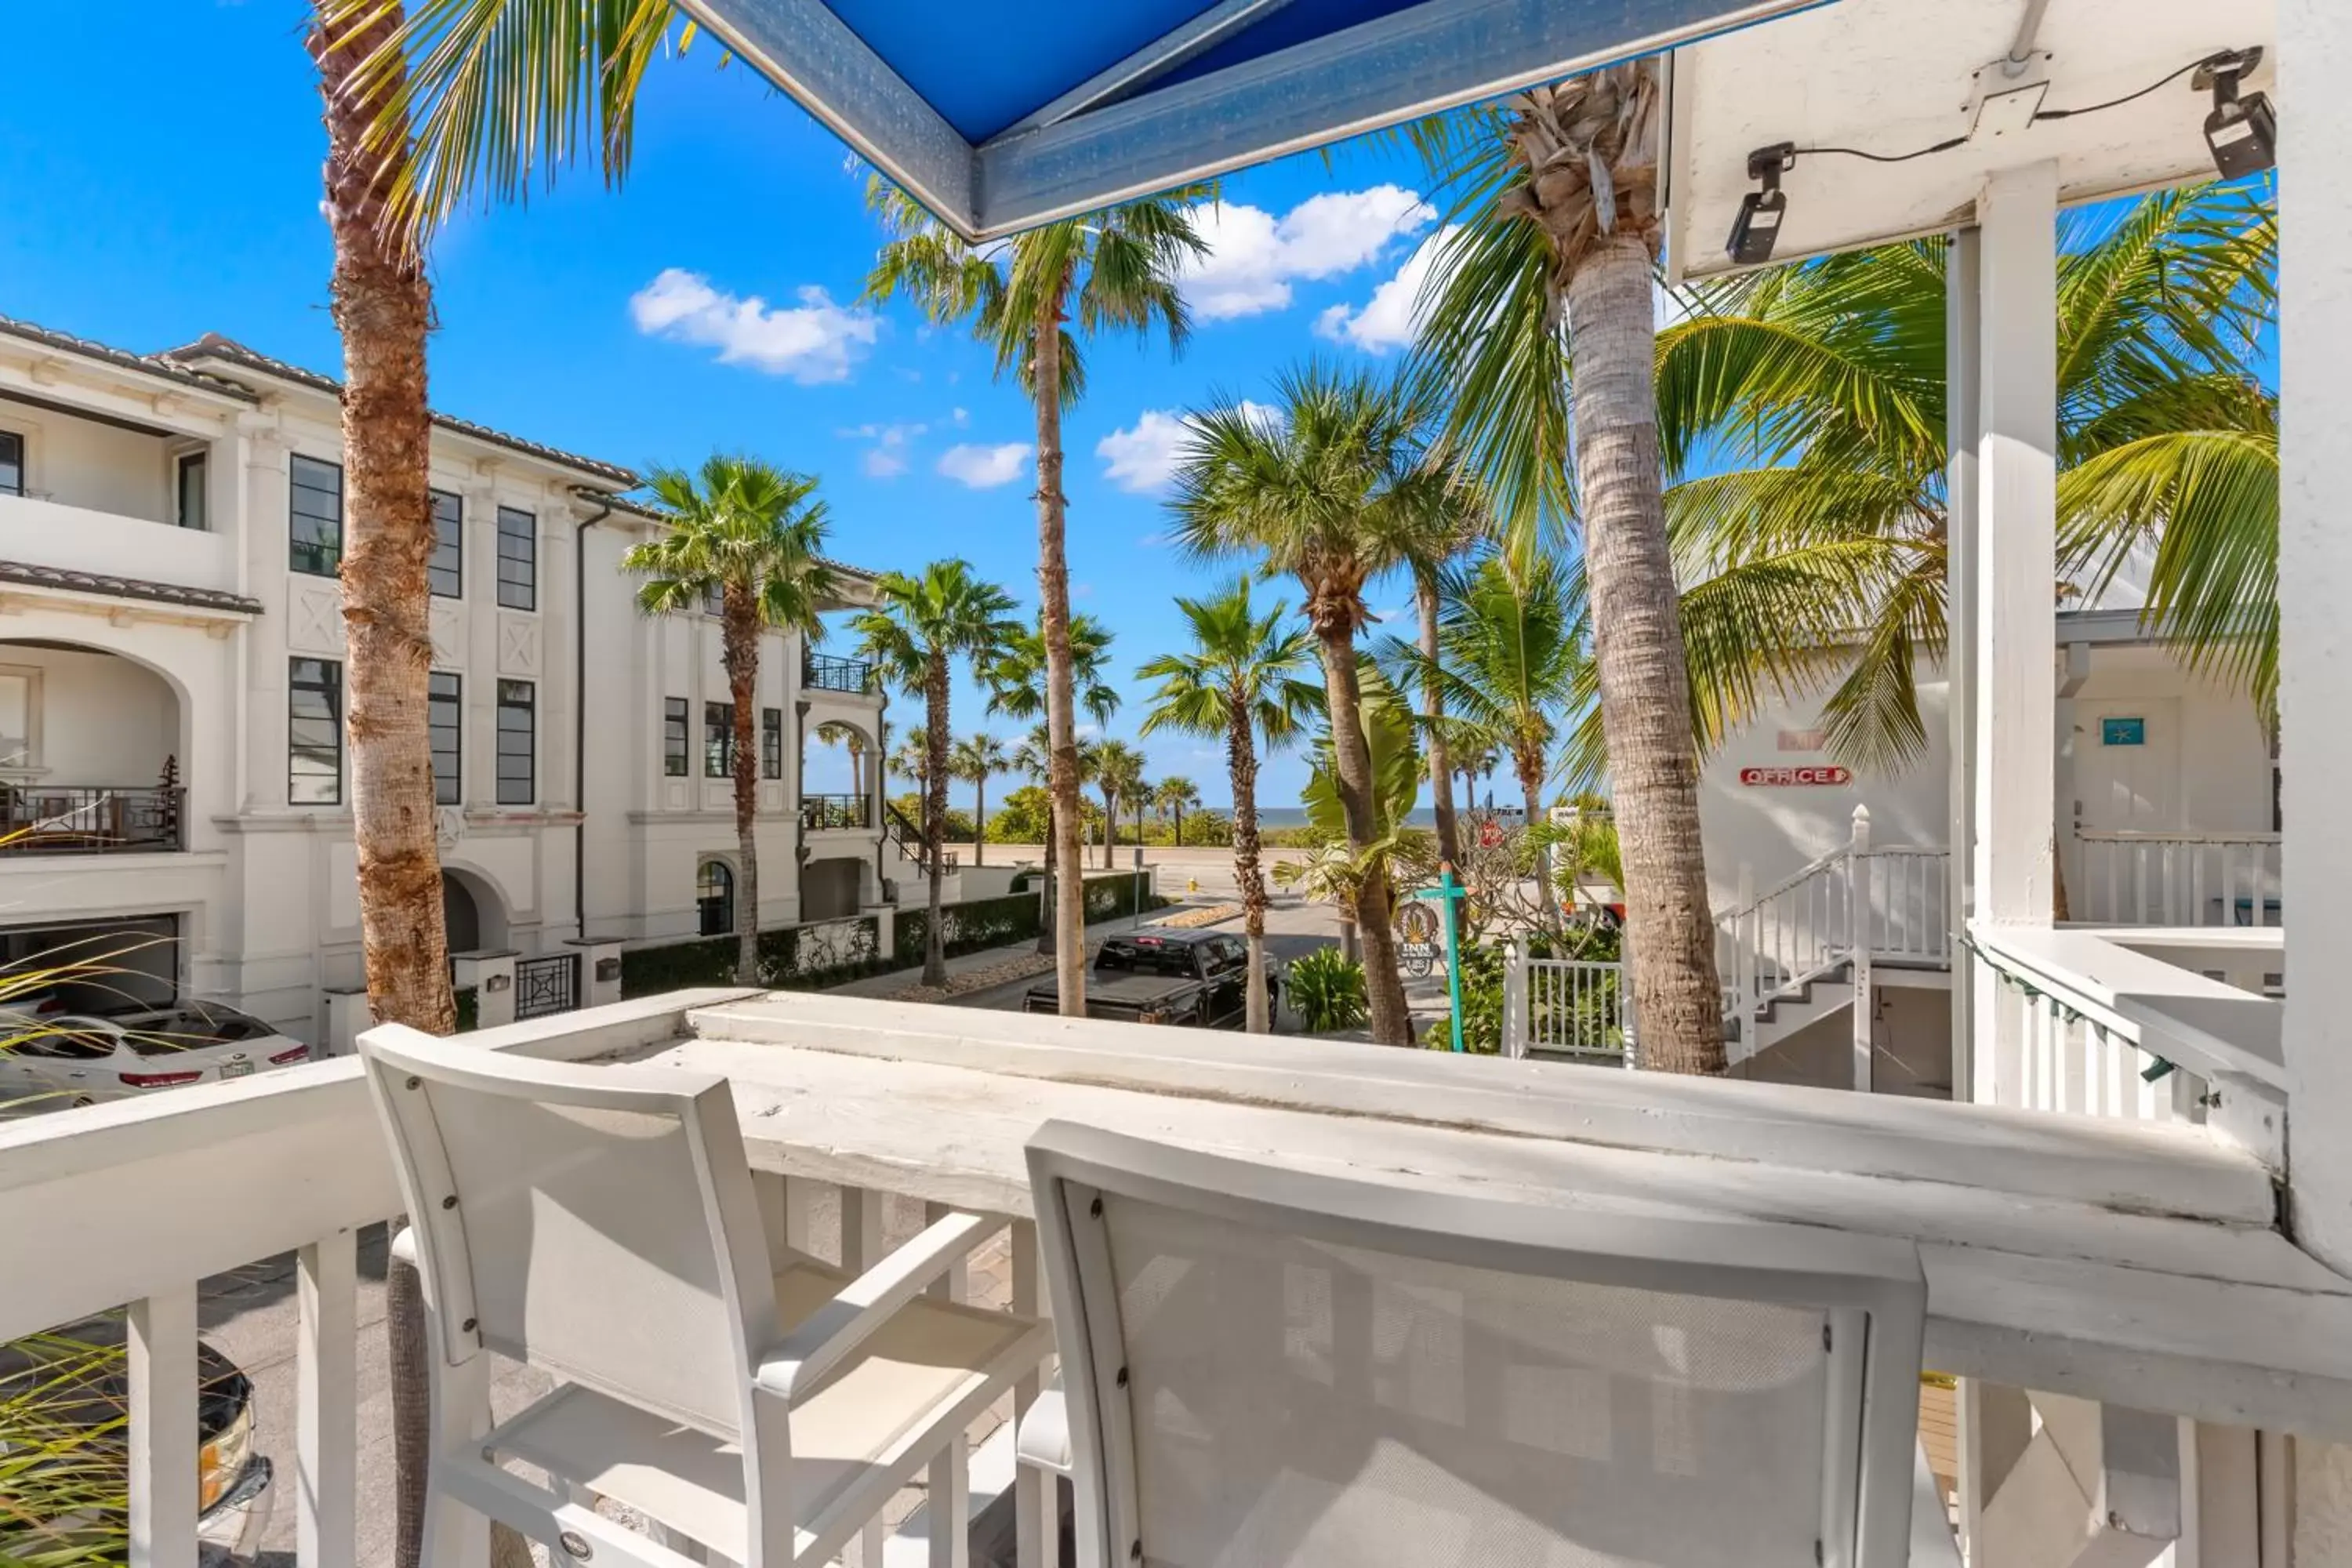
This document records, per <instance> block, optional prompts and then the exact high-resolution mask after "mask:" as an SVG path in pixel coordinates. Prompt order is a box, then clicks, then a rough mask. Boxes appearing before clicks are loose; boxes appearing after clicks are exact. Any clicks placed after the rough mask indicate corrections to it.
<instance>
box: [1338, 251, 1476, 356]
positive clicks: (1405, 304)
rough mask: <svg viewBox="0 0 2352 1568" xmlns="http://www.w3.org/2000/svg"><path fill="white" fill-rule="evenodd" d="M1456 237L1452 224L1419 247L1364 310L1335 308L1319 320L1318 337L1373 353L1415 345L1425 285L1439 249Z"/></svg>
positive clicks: (1381, 287) (1375, 294) (1382, 286)
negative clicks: (1348, 344)
mask: <svg viewBox="0 0 2352 1568" xmlns="http://www.w3.org/2000/svg"><path fill="white" fill-rule="evenodd" d="M1453 236H1454V225H1452V224H1448V225H1446V226H1444V228H1441V229H1439V230H1438V231H1437V232H1436V233H1435V234H1433V235H1431V236H1430V237H1428V238H1427V239H1424V240H1423V241H1422V242H1421V243H1420V244H1419V245H1417V246H1415V247H1413V252H1412V255H1411V256H1408V257H1406V258H1404V265H1403V266H1402V267H1400V268H1397V270H1396V276H1395V277H1393V278H1391V279H1389V280H1388V281H1387V282H1385V283H1383V284H1381V286H1380V287H1379V288H1377V289H1373V290H1372V297H1371V298H1370V300H1366V301H1365V302H1364V304H1363V306H1362V308H1360V309H1350V308H1349V307H1348V306H1346V305H1334V306H1332V307H1331V308H1330V309H1329V310H1326V311H1324V312H1323V313H1322V314H1321V315H1319V316H1318V317H1316V318H1315V335H1316V336H1318V337H1323V338H1329V339H1330V340H1331V341H1332V342H1342V343H1353V344H1355V345H1356V347H1358V348H1360V349H1364V350H1367V351H1369V352H1370V353H1388V351H1389V350H1391V349H1395V348H1402V347H1404V346H1405V345H1407V344H1408V343H1411V342H1412V337H1413V331H1414V329H1415V328H1417V327H1418V326H1419V325H1420V324H1421V323H1420V312H1419V310H1418V309H1417V303H1418V301H1419V299H1420V296H1421V289H1422V284H1423V282H1424V281H1426V280H1427V279H1428V277H1429V268H1430V267H1431V265H1432V264H1433V262H1434V261H1435V260H1436V258H1437V249H1438V247H1440V246H1441V245H1444V243H1445V241H1446V240H1448V239H1450V238H1452V237H1453Z"/></svg>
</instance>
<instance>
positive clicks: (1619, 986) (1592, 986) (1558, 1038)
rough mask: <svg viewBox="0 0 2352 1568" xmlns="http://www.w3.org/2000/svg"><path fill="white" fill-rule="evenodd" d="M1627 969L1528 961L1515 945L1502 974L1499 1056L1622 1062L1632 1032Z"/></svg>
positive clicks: (1586, 962)
mask: <svg viewBox="0 0 2352 1568" xmlns="http://www.w3.org/2000/svg"><path fill="white" fill-rule="evenodd" d="M1630 1017H1631V1012H1630V1009H1629V1005H1628V996H1627V984H1626V977H1625V965H1624V964H1623V963H1621V962H1617V961H1613V960H1612V961H1596V960H1590V959H1564V958H1529V957H1528V956H1527V955H1526V953H1525V952H1523V951H1522V950H1521V948H1520V946H1519V944H1518V943H1517V942H1513V943H1512V944H1511V946H1510V951H1509V953H1508V955H1507V958H1506V959H1505V961H1504V970H1503V1054H1504V1055H1505V1056H1507V1057H1524V1056H1526V1055H1527V1054H1528V1052H1529V1051H1531V1050H1532V1051H1553V1052H1560V1053H1565V1054H1570V1055H1576V1056H1590V1057H1604V1058H1615V1059H1618V1060H1621V1061H1622V1060H1626V1059H1628V1058H1629V1057H1630V1055H1631V1050H1630V1047H1632V1045H1633V1035H1632V1031H1631V1030H1630V1029H1629V1028H1628V1027H1627V1024H1628V1021H1629V1019H1630Z"/></svg>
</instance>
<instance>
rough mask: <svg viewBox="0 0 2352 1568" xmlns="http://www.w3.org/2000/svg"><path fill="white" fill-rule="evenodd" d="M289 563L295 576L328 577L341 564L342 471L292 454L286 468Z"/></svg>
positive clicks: (328, 464)
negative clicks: (301, 574)
mask: <svg viewBox="0 0 2352 1568" xmlns="http://www.w3.org/2000/svg"><path fill="white" fill-rule="evenodd" d="M286 476H287V482H288V485H289V495H290V497H291V500H289V502H288V507H287V510H288V511H289V514H290V515H289V519H288V521H287V532H288V535H289V555H290V559H289V562H288V564H289V566H290V567H291V568H292V569H293V570H294V571H297V572H307V573H309V574H310V575H311V576H313V577H331V576H333V575H334V574H335V569H336V568H337V567H338V566H340V565H341V564H342V561H343V470H342V468H341V465H339V464H335V463H322V462H320V460H319V459H318V458H305V457H303V456H302V455H301V454H300V453H299V452H298V453H296V454H295V456H294V458H292V460H291V461H290V462H289V464H288V465H287V470H286Z"/></svg>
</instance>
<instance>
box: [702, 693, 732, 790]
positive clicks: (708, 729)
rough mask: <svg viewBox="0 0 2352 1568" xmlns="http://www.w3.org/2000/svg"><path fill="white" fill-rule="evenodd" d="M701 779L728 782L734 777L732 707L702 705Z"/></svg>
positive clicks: (726, 704)
mask: <svg viewBox="0 0 2352 1568" xmlns="http://www.w3.org/2000/svg"><path fill="white" fill-rule="evenodd" d="M702 776H703V777H704V778H707V779H731V778H733V777H734V776H735V704H733V703H732V702H705V703H704V704H703V705H702Z"/></svg>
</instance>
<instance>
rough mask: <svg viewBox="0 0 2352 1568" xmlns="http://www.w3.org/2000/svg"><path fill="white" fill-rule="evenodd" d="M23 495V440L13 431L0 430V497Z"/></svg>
mask: <svg viewBox="0 0 2352 1568" xmlns="http://www.w3.org/2000/svg"><path fill="white" fill-rule="evenodd" d="M24 493H25V438H24V437H22V436H19V435H17V434H16V432H15V431H14V430H0V496H20V495H23V494H24Z"/></svg>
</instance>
